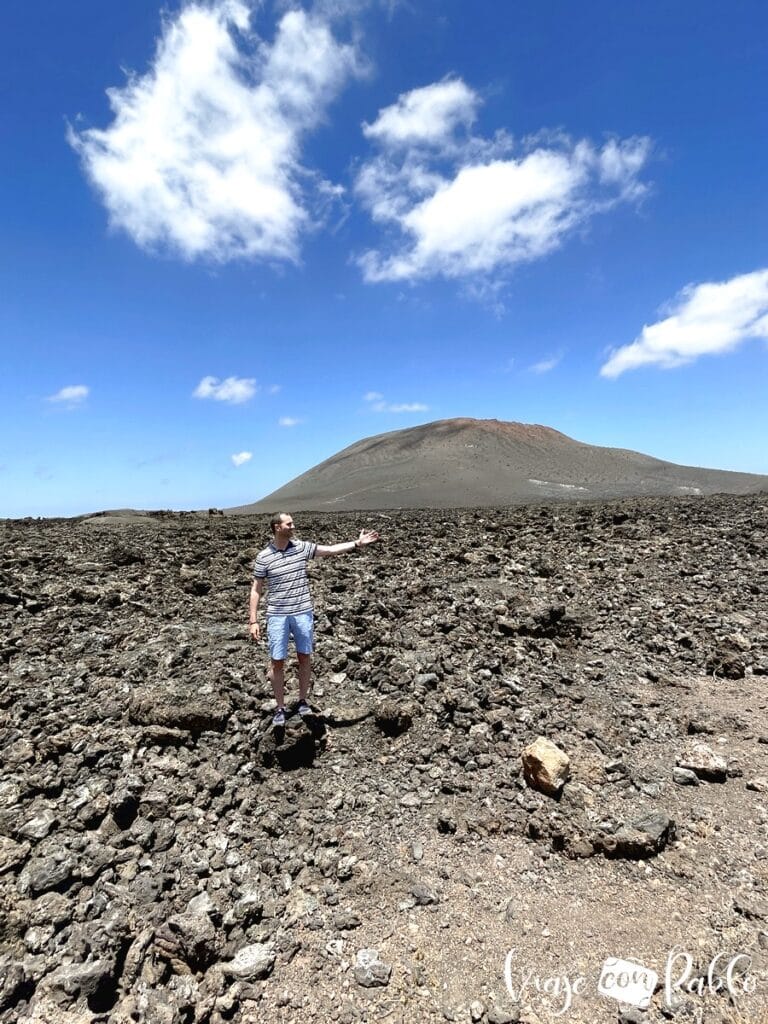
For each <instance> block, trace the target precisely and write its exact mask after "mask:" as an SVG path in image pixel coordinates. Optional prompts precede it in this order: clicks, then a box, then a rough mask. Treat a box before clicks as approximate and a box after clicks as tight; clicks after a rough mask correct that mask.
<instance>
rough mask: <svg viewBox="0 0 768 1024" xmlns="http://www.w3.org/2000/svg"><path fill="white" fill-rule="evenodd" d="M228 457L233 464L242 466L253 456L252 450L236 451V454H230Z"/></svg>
mask: <svg viewBox="0 0 768 1024" xmlns="http://www.w3.org/2000/svg"><path fill="white" fill-rule="evenodd" d="M230 458H231V459H232V462H233V464H234V465H235V466H244V465H245V463H246V462H250V461H251V459H252V458H253V452H238V453H237V454H236V455H231V456H230Z"/></svg>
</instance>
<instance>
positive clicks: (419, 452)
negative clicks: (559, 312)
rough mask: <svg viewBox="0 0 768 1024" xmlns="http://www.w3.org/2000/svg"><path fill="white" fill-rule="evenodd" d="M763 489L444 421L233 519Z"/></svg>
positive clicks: (503, 426)
mask: <svg viewBox="0 0 768 1024" xmlns="http://www.w3.org/2000/svg"><path fill="white" fill-rule="evenodd" d="M759 491H768V476H760V475H757V474H752V473H732V472H728V471H726V470H718V469H700V468H698V467H693V466H678V465H675V464H674V463H671V462H664V461H662V460H661V459H654V458H652V457H651V456H649V455H642V454H640V453H639V452H633V451H627V450H625V449H622V448H601V447H598V446H596V445H591V444H583V443H581V442H580V441H574V440H573V439H572V438H570V437H567V436H566V435H565V434H561V433H560V432H559V431H557V430H553V429H552V428H551V427H544V426H539V425H535V424H526V423H508V422H504V421H503V420H477V419H463V418H462V419H450V420H438V421H436V422H434V423H426V424H423V425H422V426H418V427H410V428H408V429H406V430H395V431H392V432H390V433H386V434H377V435H376V436H375V437H368V438H365V439H364V440H362V441H357V442H356V443H355V444H353V445H350V446H349V447H348V448H344V449H343V451H340V452H338V453H337V454H336V455H333V456H332V457H331V458H330V459H326V460H325V462H321V463H320V464H319V465H318V466H315V467H313V468H312V469H310V470H308V471H307V472H306V473H302V474H301V476H298V477H296V478H295V479H294V480H291V481H290V482H289V483H287V484H285V485H284V486H283V487H281V488H279V489H278V490H277V491H274V492H273V493H272V494H269V495H267V496H266V497H264V498H261V499H260V500H259V501H256V502H253V503H252V504H249V505H242V506H239V507H237V508H233V509H229V510H228V511H229V512H234V513H246V514H247V513H254V512H268V511H272V510H274V509H278V508H287V509H290V510H291V511H294V512H295V511H300V510H315V511H334V510H343V511H353V510H366V509H381V510H387V509H398V508H403V509H406V508H413V509H415V508H496V507H500V506H503V505H510V504H520V503H531V502H537V501H541V500H542V499H552V498H555V499H571V500H574V499H581V500H596V499H597V500H599V499H606V498H608V499H611V498H626V497H664V496H675V495H678V496H681V495H707V494H717V493H724V494H755V493H757V492H759Z"/></svg>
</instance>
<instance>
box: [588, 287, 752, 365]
mask: <svg viewBox="0 0 768 1024" xmlns="http://www.w3.org/2000/svg"><path fill="white" fill-rule="evenodd" d="M666 312H668V313H669V316H667V317H665V318H664V319H663V320H657V321H656V323H654V324H651V325H650V326H647V325H646V326H645V327H643V329H642V331H641V332H640V334H639V336H638V337H637V338H635V340H634V341H633V342H631V343H630V344H629V345H623V346H622V347H621V348H618V349H615V350H614V351H613V352H612V353H611V355H610V358H609V359H608V361H607V362H606V363H604V364H603V366H602V367H601V368H600V375H601V376H602V377H618V376H619V375H620V374H622V373H624V372H625V371H626V370H635V369H637V367H638V366H660V367H661V368H662V369H664V370H669V369H671V368H672V367H675V366H684V365H685V364H686V363H692V362H693V361H694V360H695V359H698V358H699V356H704V355H717V354H720V353H723V352H730V351H731V350H733V349H734V348H736V347H737V345H740V344H741V342H743V341H746V340H747V339H748V338H762V339H768V269H763V270H756V271H754V272H753V273H751V274H741V275H740V276H739V277H732V278H731V279H730V280H729V281H713V282H708V283H706V284H697V285H693V284H690V285H688V286H687V287H686V288H684V289H683V290H682V291H681V292H680V293H679V294H678V295H677V297H676V299H675V300H674V301H673V302H672V303H671V304H670V305H669V308H668V309H667V310H666Z"/></svg>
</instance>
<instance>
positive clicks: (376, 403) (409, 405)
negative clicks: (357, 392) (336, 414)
mask: <svg viewBox="0 0 768 1024" xmlns="http://www.w3.org/2000/svg"><path fill="white" fill-rule="evenodd" d="M363 398H364V400H365V401H366V402H367V403H368V408H369V409H370V410H371V411H372V412H427V411H428V410H429V406H428V405H424V404H423V403H422V402H386V401H385V400H384V395H382V394H380V393H379V392H378V391H368V392H367V393H366V394H365V395H363Z"/></svg>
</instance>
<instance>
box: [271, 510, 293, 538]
mask: <svg viewBox="0 0 768 1024" xmlns="http://www.w3.org/2000/svg"><path fill="white" fill-rule="evenodd" d="M292 536H293V518H292V517H291V516H280V522H279V523H278V524H277V526H275V537H276V538H277V539H278V540H290V539H291V537H292Z"/></svg>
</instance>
